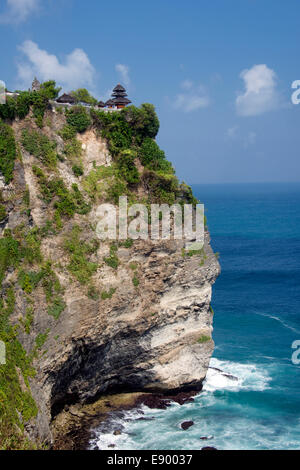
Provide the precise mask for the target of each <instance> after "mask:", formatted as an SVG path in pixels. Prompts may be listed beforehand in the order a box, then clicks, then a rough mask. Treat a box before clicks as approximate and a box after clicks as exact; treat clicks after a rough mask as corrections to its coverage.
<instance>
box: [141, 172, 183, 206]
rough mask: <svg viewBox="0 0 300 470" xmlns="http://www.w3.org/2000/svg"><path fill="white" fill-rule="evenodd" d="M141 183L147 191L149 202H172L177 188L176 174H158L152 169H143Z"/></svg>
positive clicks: (174, 199) (174, 200)
mask: <svg viewBox="0 0 300 470" xmlns="http://www.w3.org/2000/svg"><path fill="white" fill-rule="evenodd" d="M142 178H143V183H144V185H145V187H146V188H147V190H148V192H149V202H150V203H166V204H170V205H172V204H174V203H175V202H176V197H177V193H178V189H179V184H178V180H177V178H176V176H174V175H173V174H169V175H166V174H159V173H157V172H155V171H153V170H147V169H146V170H144V173H143V176H142Z"/></svg>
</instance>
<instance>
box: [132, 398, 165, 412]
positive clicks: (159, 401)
mask: <svg viewBox="0 0 300 470" xmlns="http://www.w3.org/2000/svg"><path fill="white" fill-rule="evenodd" d="M136 405H146V406H148V408H151V409H153V408H155V409H158V410H166V409H167V407H168V406H170V405H171V401H170V400H169V399H167V398H166V397H165V396H164V395H156V394H151V395H142V396H141V397H139V398H138V399H137V402H136Z"/></svg>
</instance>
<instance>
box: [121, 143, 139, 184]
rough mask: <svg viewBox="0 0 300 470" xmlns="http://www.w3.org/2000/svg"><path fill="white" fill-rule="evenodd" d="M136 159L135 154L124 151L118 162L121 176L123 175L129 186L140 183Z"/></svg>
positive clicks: (130, 151)
mask: <svg viewBox="0 0 300 470" xmlns="http://www.w3.org/2000/svg"><path fill="white" fill-rule="evenodd" d="M135 158H136V154H135V152H133V151H132V150H123V151H122V152H121V154H120V156H119V157H118V160H117V165H118V169H119V172H120V175H122V177H123V178H124V179H125V180H126V181H127V183H128V184H137V183H138V182H139V181H140V176H139V172H138V170H137V168H136V166H135V163H134V159H135Z"/></svg>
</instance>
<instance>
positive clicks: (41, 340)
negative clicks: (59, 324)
mask: <svg viewBox="0 0 300 470" xmlns="http://www.w3.org/2000/svg"><path fill="white" fill-rule="evenodd" d="M49 332H50V330H49V328H48V329H47V331H46V332H45V333H39V334H38V335H37V337H36V338H35V345H36V349H42V347H43V346H44V344H45V342H46V341H47V338H48V335H49Z"/></svg>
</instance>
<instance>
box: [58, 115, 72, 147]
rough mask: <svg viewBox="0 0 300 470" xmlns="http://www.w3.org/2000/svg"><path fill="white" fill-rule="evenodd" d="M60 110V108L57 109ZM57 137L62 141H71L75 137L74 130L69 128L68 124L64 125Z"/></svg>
mask: <svg viewBox="0 0 300 470" xmlns="http://www.w3.org/2000/svg"><path fill="white" fill-rule="evenodd" d="M59 109H60V108H59ZM58 135H60V137H61V138H62V139H63V140H64V141H67V140H71V139H74V137H75V136H76V129H75V127H73V126H70V125H69V124H66V125H65V126H64V127H63V128H62V129H61V130H60V131H59V132H58Z"/></svg>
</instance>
